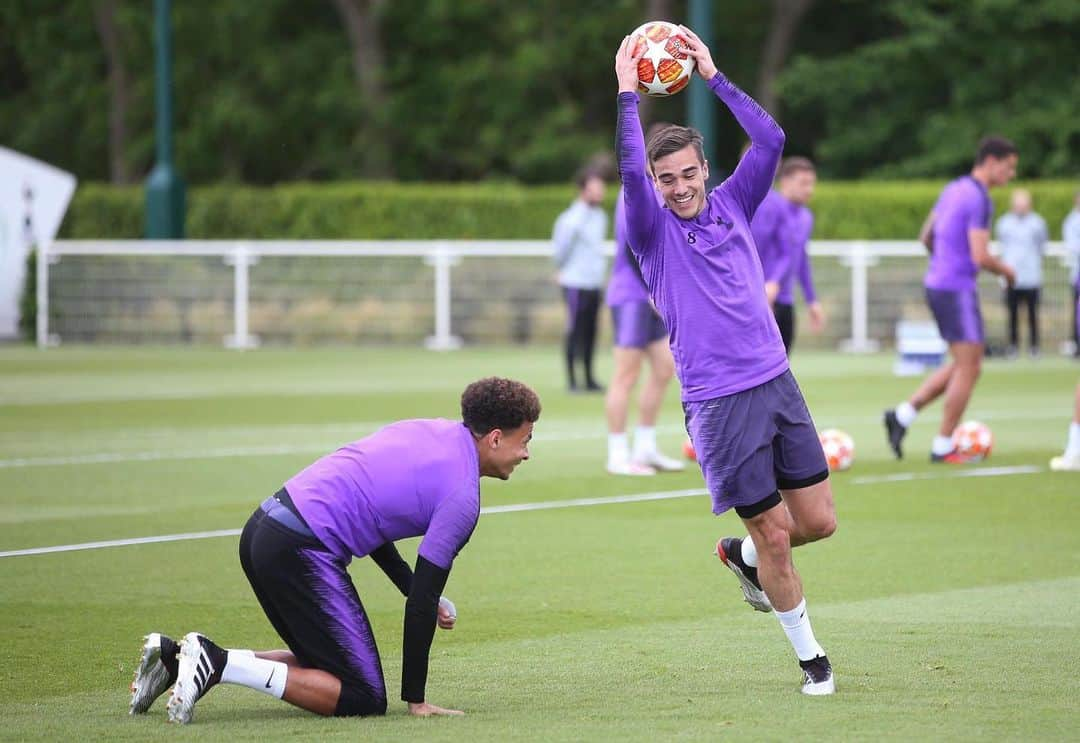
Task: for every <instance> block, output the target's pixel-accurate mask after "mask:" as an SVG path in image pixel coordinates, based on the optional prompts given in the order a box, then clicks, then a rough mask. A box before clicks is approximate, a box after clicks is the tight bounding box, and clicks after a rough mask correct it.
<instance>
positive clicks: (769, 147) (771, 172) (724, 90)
mask: <svg viewBox="0 0 1080 743" xmlns="http://www.w3.org/2000/svg"><path fill="white" fill-rule="evenodd" d="M679 28H680V29H682V31H683V34H685V36H686V40H687V54H689V55H690V56H692V57H693V58H694V61H695V62H696V63H697V71H698V74H699V75H701V77H702V78H703V79H704V80H706V81H707V82H708V84H709V88H711V89H712V91H713V93H715V94H716V97H717V98H719V99H720V100H721V101H723V102H724V105H726V106H727V107H728V108H729V109H730V110H731V113H732V114H733V115H734V116H735V120H736V121H738V122H739V126H741V127H742V128H743V131H744V132H746V136H747V137H749V138H750V149H748V150H747V151H746V154H745V155H743V157H742V159H741V160H740V161H739V164H738V166H736V168H735V172H734V173H732V174H731V177H730V178H728V179H727V181H725V182H724V185H723V188H724V189H725V190H727V191H728V192H729V193H730V194H731V195H732V196H733V197H734V198H735V200H736V202H737V203H739V205H740V206H742V208H743V211H744V212H745V214H746V219H747V221H749V220H750V219H752V218H753V216H754V212H755V211H757V208H758V204H760V203H761V200H762V199H764V198H765V194H767V193H768V192H769V188H771V187H772V182H773V178H774V177H775V176H776V166H777V164H778V163H779V162H780V155H781V154H782V153H783V151H784V130H783V129H781V128H780V125H779V124H777V123H776V121H774V120H773V117H772V116H769V114H768V112H767V111H766V110H765V109H763V108H762V107H761V106H759V105H758V104H757V101H755V100H754V99H753V98H751V97H750V96H748V95H747V94H746V93H744V92H743V91H741V90H739V88H738V87H737V86H736V85H735V84H734V83H733V82H731V81H730V80H728V79H727V78H726V77H724V74H723V73H722V72H720V71H719V70H718V69H717V67H716V64H715V63H714V62H713V59H712V54H711V53H710V52H709V49H708V47H707V46H705V44H704V43H703V42H702V41H701V39H700V38H699V37H698V35H697V34H695V33H694V32H693V31H691V30H690V29H689V28H687V27H686V26H680V27H679Z"/></svg>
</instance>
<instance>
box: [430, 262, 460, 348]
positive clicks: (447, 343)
mask: <svg viewBox="0 0 1080 743" xmlns="http://www.w3.org/2000/svg"><path fill="white" fill-rule="evenodd" d="M459 260H460V258H459V257H458V256H457V255H455V254H454V253H453V252H452V251H451V249H450V248H449V247H448V246H446V245H439V246H438V247H437V248H435V250H434V252H432V253H430V254H429V255H428V256H427V257H426V258H425V259H424V262H425V263H427V264H428V265H429V266H433V267H434V269H435V335H432V336H428V338H427V339H426V340H425V341H424V345H425V346H426V347H427V348H429V349H431V350H433V351H451V350H453V349H455V348H461V339H460V338H458V337H457V336H455V335H453V334H451V332H450V268H451V266H453V265H455V264H456V263H457V262H458V261H459Z"/></svg>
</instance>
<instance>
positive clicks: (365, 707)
mask: <svg viewBox="0 0 1080 743" xmlns="http://www.w3.org/2000/svg"><path fill="white" fill-rule="evenodd" d="M385 714H386V693H385V692H382V693H379V692H376V691H373V690H372V689H370V688H366V687H364V686H359V685H355V684H348V683H342V685H341V694H340V695H339V696H338V703H337V707H336V708H335V709H334V717H372V716H378V715H385Z"/></svg>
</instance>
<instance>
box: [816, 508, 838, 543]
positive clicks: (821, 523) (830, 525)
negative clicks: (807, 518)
mask: <svg viewBox="0 0 1080 743" xmlns="http://www.w3.org/2000/svg"><path fill="white" fill-rule="evenodd" d="M835 533H836V514H835V513H829V514H827V515H825V516H823V517H821V518H819V519H817V521H815V523H814V524H813V525H812V527H811V533H810V536H811V538H813V539H814V540H818V539H827V538H828V537H831V536H832V535H833V534H835Z"/></svg>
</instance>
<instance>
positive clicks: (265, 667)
mask: <svg viewBox="0 0 1080 743" xmlns="http://www.w3.org/2000/svg"><path fill="white" fill-rule="evenodd" d="M249 652H250V651H243V650H241V651H240V652H236V651H234V650H230V651H229V656H228V660H226V661H225V670H223V671H222V672H221V682H222V683H224V684H239V685H240V686H246V687H247V688H249V689H255V691H261V692H262V693H263V694H269V695H270V696H274V697H277V698H278V699H281V697H283V696H284V695H285V679H286V677H287V676H288V675H289V667H288V666H287V665H285V664H284V663H279V662H278V661H276V660H266V659H265V658H256V657H255V653H253V652H251V653H250V654H249Z"/></svg>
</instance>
